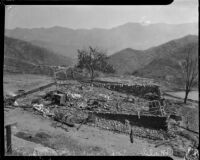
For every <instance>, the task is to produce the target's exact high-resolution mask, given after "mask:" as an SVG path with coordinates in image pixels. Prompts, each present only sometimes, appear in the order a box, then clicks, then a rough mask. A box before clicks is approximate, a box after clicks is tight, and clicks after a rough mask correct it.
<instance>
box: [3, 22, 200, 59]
mask: <svg viewBox="0 0 200 160" xmlns="http://www.w3.org/2000/svg"><path fill="white" fill-rule="evenodd" d="M188 34H194V35H197V34H198V25H197V23H185V24H165V23H156V24H149V25H143V24H141V23H126V24H124V25H121V26H117V27H113V28H110V29H101V28H94V29H71V28H65V27H58V26H56V27H51V28H33V29H27V28H15V29H6V30H5V35H6V36H8V37H13V38H16V39H20V40H24V41H27V42H30V43H32V44H34V45H36V46H39V47H44V48H47V49H49V50H51V51H53V52H55V53H56V54H60V55H64V56H68V57H71V58H76V56H77V49H82V48H85V47H88V46H89V45H90V46H94V47H98V48H100V49H103V50H106V51H107V53H108V55H111V54H113V53H115V52H118V51H119V50H123V49H124V48H134V49H135V50H145V49H148V48H150V47H153V46H158V45H161V44H163V43H166V42H167V41H170V40H173V39H176V38H181V37H183V36H186V35H188Z"/></svg>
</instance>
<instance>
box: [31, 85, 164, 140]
mask: <svg viewBox="0 0 200 160" xmlns="http://www.w3.org/2000/svg"><path fill="white" fill-rule="evenodd" d="M107 84H109V83H107ZM101 85H102V83H101ZM103 85H104V84H103ZM108 86H109V87H111V88H112V87H118V86H112V84H111V85H110V84H109V85H108ZM108 86H107V87H108ZM120 86H121V84H120V85H119V87H120ZM127 86H128V84H126V85H124V86H123V85H122V88H123V87H124V88H125V91H126V93H121V92H117V91H113V90H111V89H110V88H109V89H106V88H107V87H99V86H98V87H95V85H94V86H92V85H91V84H88V83H80V82H76V83H72V82H70V83H69V84H65V85H57V86H56V89H52V90H48V91H47V92H46V93H45V94H41V95H39V96H38V95H37V96H36V95H35V96H33V97H32V98H30V97H29V98H27V100H29V103H30V102H31V104H30V105H32V108H33V109H34V111H37V112H38V113H40V114H42V115H43V116H44V117H51V118H53V119H54V120H55V121H58V122H61V123H64V124H66V125H68V126H71V127H72V126H75V124H76V123H77V124H82V123H83V122H84V121H85V120H86V119H87V118H88V115H89V113H95V114H94V115H95V117H96V119H98V120H97V121H96V122H93V123H90V124H91V125H94V126H97V127H100V128H104V129H108V130H113V131H116V132H125V133H128V131H127V128H126V126H125V124H124V121H125V119H128V120H129V121H130V122H131V125H132V126H133V127H134V128H135V135H138V136H141V137H150V138H151V139H152V138H155V139H161V138H159V137H161V135H160V134H157V132H156V130H157V131H158V130H160V129H161V130H165V129H166V128H165V124H166V123H165V121H166V117H163V118H162V117H159V116H158V118H157V119H155V118H154V119H151V118H150V119H148V118H144V117H148V116H150V115H152V113H151V112H149V101H148V100H146V99H143V98H141V97H138V96H134V95H132V94H128V93H127V90H128V89H130V88H131V87H133V89H134V90H138V88H137V86H136V85H135V86H128V88H126V87H127ZM134 87H136V88H134ZM31 99H32V100H31ZM97 113H98V114H97ZM99 115H104V116H105V117H104V116H99ZM156 116H157V115H156ZM156 116H154V117H156ZM145 119H148V120H145ZM149 135H150V136H149Z"/></svg>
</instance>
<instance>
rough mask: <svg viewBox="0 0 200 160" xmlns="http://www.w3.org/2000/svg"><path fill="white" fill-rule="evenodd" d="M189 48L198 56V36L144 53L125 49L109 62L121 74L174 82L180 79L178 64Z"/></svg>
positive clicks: (170, 42)
mask: <svg viewBox="0 0 200 160" xmlns="http://www.w3.org/2000/svg"><path fill="white" fill-rule="evenodd" d="M189 46H192V47H193V48H194V50H193V51H192V54H193V55H195V54H196V56H197V53H198V52H197V51H198V36H195V35H188V36H185V37H182V38H180V39H176V40H172V41H169V42H167V43H165V44H162V45H160V46H157V47H153V48H150V49H147V50H143V51H138V50H133V49H130V48H129V49H124V50H122V51H120V52H117V53H115V54H113V55H112V56H110V59H109V61H110V63H111V64H112V65H113V66H114V68H115V69H116V70H117V72H118V73H119V74H124V73H129V74H131V73H134V75H137V76H142V77H148V78H156V79H157V78H158V79H164V80H166V79H171V80H174V79H173V77H174V76H175V75H177V76H179V78H180V74H179V73H180V66H179V64H178V63H179V61H180V60H182V59H183V58H184V56H185V54H186V49H187V48H188V47H189ZM176 80H177V79H176Z"/></svg>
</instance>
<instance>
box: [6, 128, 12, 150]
mask: <svg viewBox="0 0 200 160" xmlns="http://www.w3.org/2000/svg"><path fill="white" fill-rule="evenodd" d="M6 145H7V153H12V141H11V125H7V126H6Z"/></svg>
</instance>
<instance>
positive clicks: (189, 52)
mask: <svg viewBox="0 0 200 160" xmlns="http://www.w3.org/2000/svg"><path fill="white" fill-rule="evenodd" d="M194 52H196V48H195V47H194V46H189V47H188V48H187V49H186V55H185V57H184V60H183V61H182V63H181V68H182V75H183V80H184V84H185V98H184V103H187V99H188V94H189V92H190V91H191V89H192V87H193V86H194V84H195V81H196V80H197V76H198V57H197V56H195V54H196V53H195V54H194Z"/></svg>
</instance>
